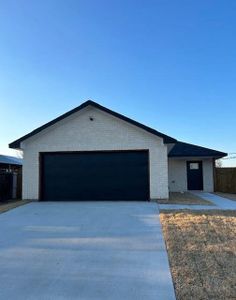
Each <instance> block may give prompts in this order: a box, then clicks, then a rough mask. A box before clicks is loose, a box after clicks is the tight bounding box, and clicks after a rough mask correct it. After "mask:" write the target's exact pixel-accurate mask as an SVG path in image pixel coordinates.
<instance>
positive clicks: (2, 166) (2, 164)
mask: <svg viewBox="0 0 236 300" xmlns="http://www.w3.org/2000/svg"><path fill="white" fill-rule="evenodd" d="M21 169H22V159H21V158H17V157H14V156H8V155H2V154H0V173H3V172H4V173H12V172H19V171H20V170H21Z"/></svg>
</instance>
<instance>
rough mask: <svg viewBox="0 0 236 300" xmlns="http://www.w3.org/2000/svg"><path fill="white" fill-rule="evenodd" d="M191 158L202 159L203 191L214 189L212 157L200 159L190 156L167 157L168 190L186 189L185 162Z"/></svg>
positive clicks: (181, 190) (180, 190)
mask: <svg viewBox="0 0 236 300" xmlns="http://www.w3.org/2000/svg"><path fill="white" fill-rule="evenodd" d="M191 160H199V161H202V169H203V170H202V171H203V189H204V191H205V192H213V191H214V178H213V162H212V158H210V159H208V158H205V159H201V158H196V157H195V158H194V157H192V158H191V157H190V158H188V159H172V158H171V159H169V161H168V172H169V190H170V192H184V191H187V167H186V162H187V161H191Z"/></svg>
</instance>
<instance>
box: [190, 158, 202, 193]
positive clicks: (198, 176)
mask: <svg viewBox="0 0 236 300" xmlns="http://www.w3.org/2000/svg"><path fill="white" fill-rule="evenodd" d="M187 179H188V190H203V175H202V161H188V162H187Z"/></svg>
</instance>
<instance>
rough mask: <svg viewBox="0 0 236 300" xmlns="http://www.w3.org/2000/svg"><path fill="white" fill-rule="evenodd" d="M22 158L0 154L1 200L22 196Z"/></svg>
mask: <svg viewBox="0 0 236 300" xmlns="http://www.w3.org/2000/svg"><path fill="white" fill-rule="evenodd" d="M21 170H22V159H21V158H17V157H14V156H8V155H0V201H4V200H9V199H15V198H20V197H21V186H22V183H21Z"/></svg>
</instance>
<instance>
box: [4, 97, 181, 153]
mask: <svg viewBox="0 0 236 300" xmlns="http://www.w3.org/2000/svg"><path fill="white" fill-rule="evenodd" d="M89 105H90V106H92V107H95V108H97V109H100V110H102V111H104V112H106V113H108V114H111V115H113V116H115V117H117V118H119V119H121V120H123V121H126V122H128V123H130V124H132V125H135V126H137V127H139V128H141V129H143V130H145V131H147V132H149V133H152V134H154V135H156V136H158V137H161V138H163V141H164V143H166V144H168V143H175V142H177V140H176V139H174V138H172V137H170V136H168V135H165V134H163V133H161V132H159V131H157V130H155V129H153V128H150V127H148V126H146V125H143V124H141V123H139V122H137V121H134V120H132V119H130V118H128V117H125V116H124V115H122V114H119V113H117V112H114V111H112V110H110V109H108V108H106V107H104V106H102V105H100V104H98V103H96V102H94V101H92V100H88V101H86V102H84V103H82V104H81V105H80V106H78V107H76V108H74V109H72V110H70V111H68V112H67V113H65V114H63V115H61V116H59V117H57V118H56V119H54V120H52V121H50V122H48V123H46V124H44V125H42V126H40V127H38V128H37V129H35V130H33V131H31V132H30V133H28V134H26V135H24V136H23V137H21V138H19V139H17V140H15V141H14V142H12V143H10V144H9V147H10V148H14V149H19V148H20V143H21V142H22V141H24V140H26V139H28V138H30V137H32V136H34V135H35V134H37V133H39V132H41V131H43V130H44V129H46V128H48V127H49V126H52V125H54V124H55V123H57V122H59V121H61V120H63V119H65V118H67V117H69V116H70V115H72V114H74V113H76V112H78V111H80V110H82V109H83V108H85V107H87V106H89Z"/></svg>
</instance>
